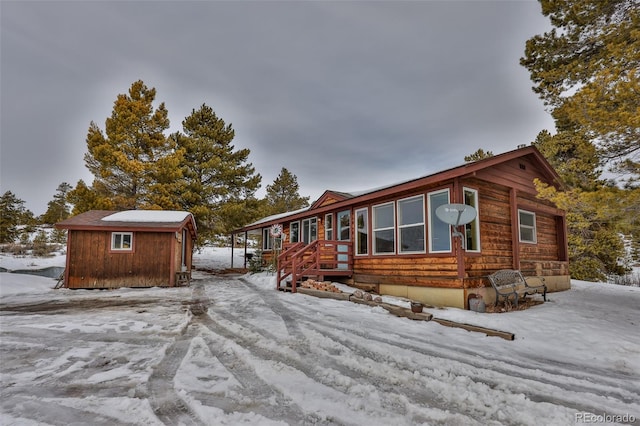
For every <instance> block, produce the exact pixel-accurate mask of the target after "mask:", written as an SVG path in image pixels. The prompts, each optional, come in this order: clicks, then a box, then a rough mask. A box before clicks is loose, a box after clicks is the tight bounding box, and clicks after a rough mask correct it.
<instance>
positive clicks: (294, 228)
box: [289, 222, 300, 243]
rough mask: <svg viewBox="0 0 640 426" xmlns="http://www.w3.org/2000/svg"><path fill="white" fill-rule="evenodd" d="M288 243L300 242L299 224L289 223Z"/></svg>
mask: <svg viewBox="0 0 640 426" xmlns="http://www.w3.org/2000/svg"><path fill="white" fill-rule="evenodd" d="M289 241H290V242H292V243H297V242H298V241H300V222H291V223H290V224H289Z"/></svg>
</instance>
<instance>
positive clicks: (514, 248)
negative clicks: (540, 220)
mask: <svg viewBox="0 0 640 426" xmlns="http://www.w3.org/2000/svg"><path fill="white" fill-rule="evenodd" d="M509 208H510V210H511V254H512V259H513V260H512V265H511V266H513V269H515V270H516V271H519V270H520V230H519V229H518V190H517V189H515V188H511V189H510V190H509Z"/></svg>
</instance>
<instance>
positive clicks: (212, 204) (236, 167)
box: [172, 104, 262, 241]
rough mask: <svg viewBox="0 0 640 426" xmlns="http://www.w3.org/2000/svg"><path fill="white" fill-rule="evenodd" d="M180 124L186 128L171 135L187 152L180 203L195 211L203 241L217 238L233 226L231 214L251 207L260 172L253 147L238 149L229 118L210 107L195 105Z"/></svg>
mask: <svg viewBox="0 0 640 426" xmlns="http://www.w3.org/2000/svg"><path fill="white" fill-rule="evenodd" d="M182 126H183V131H184V134H181V133H176V134H174V135H172V139H173V140H174V141H175V143H176V146H177V148H178V149H180V150H181V151H182V152H183V158H184V160H183V162H182V168H181V171H182V175H183V178H184V186H183V188H182V193H181V205H182V207H183V208H184V209H185V210H189V211H190V212H191V213H193V214H194V216H195V218H196V223H197V225H198V233H199V236H200V239H201V241H203V240H206V239H213V238H214V236H215V235H216V234H226V233H228V231H230V230H231V228H229V223H233V222H234V218H233V215H234V214H237V213H238V210H242V209H243V208H245V207H247V205H246V203H247V202H248V201H250V200H251V199H253V196H254V194H255V191H256V190H257V189H258V187H259V186H260V181H261V179H262V178H261V176H260V175H259V174H257V173H256V172H255V169H254V167H253V165H252V164H251V163H250V162H248V157H249V154H250V150H249V149H238V150H236V149H235V147H234V145H233V144H232V141H233V138H234V136H235V131H234V130H233V128H232V126H231V124H225V122H224V120H223V119H221V118H219V117H218V116H217V115H216V114H215V112H214V111H213V109H212V108H211V107H209V106H207V105H206V104H203V105H202V106H201V107H200V108H199V109H198V110H195V109H194V110H192V113H191V115H189V116H188V117H186V118H185V119H184V120H183V122H182ZM249 204H251V203H249ZM238 207H240V209H238ZM230 215H231V216H230ZM242 224H244V223H242Z"/></svg>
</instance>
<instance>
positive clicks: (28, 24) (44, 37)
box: [0, 0, 553, 215]
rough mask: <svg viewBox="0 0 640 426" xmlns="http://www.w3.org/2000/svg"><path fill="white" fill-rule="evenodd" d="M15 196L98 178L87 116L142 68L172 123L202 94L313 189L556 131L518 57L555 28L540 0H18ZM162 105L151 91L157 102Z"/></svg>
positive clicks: (9, 6)
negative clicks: (90, 157)
mask: <svg viewBox="0 0 640 426" xmlns="http://www.w3.org/2000/svg"><path fill="white" fill-rule="evenodd" d="M0 8H1V10H0V19H1V25H0V27H1V50H0V54H1V58H0V62H1V65H0V66H1V73H0V80H1V87H0V94H1V109H0V115H1V122H0V142H1V151H0V156H1V164H0V166H1V168H0V185H1V190H2V193H4V192H5V191H12V192H13V193H14V194H15V195H16V196H18V197H19V198H21V199H23V200H25V201H26V207H27V208H29V209H30V210H31V211H33V212H34V213H35V214H36V215H38V214H42V213H44V211H45V210H46V206H47V202H48V201H50V200H51V199H52V197H53V195H54V193H55V190H56V188H57V187H58V185H59V184H60V183H61V182H68V183H70V184H72V185H75V184H76V183H77V181H78V180H79V179H83V180H85V182H87V183H90V182H91V181H92V180H93V177H92V176H91V174H90V173H89V172H88V171H87V169H86V168H85V165H84V160H83V155H84V154H85V152H86V135H87V130H88V128H89V123H90V122H91V121H95V122H96V123H97V124H98V126H99V127H100V128H102V129H104V122H105V119H106V118H107V117H108V116H109V115H110V114H111V112H112V108H113V102H114V101H115V99H116V97H117V95H118V94H120V93H126V92H127V91H128V89H129V88H130V86H131V84H132V83H133V82H134V81H136V80H142V81H144V83H145V84H146V85H147V86H149V87H154V88H156V91H157V96H156V101H157V103H159V102H164V103H165V105H166V107H167V109H168V111H169V118H170V120H171V132H173V131H177V130H180V129H181V122H182V120H183V119H184V118H185V117H187V116H188V115H189V114H190V113H191V111H192V110H193V109H197V108H199V107H200V106H201V105H202V104H203V103H205V104H207V105H209V106H210V107H212V108H213V109H214V111H215V112H216V114H217V115H218V116H219V117H220V118H222V119H223V120H225V122H226V123H231V124H232V126H233V128H234V129H235V131H236V137H235V139H234V144H235V146H236V147H237V148H249V149H250V150H251V155H250V157H249V160H250V161H251V162H252V163H253V165H254V166H255V168H256V171H257V172H258V173H260V174H261V175H262V189H261V190H260V191H259V192H258V196H263V195H264V188H265V187H266V186H267V185H269V184H271V183H272V182H273V180H274V179H275V178H276V177H277V175H278V174H279V172H280V169H281V168H282V167H286V168H287V169H288V170H289V171H290V172H291V173H293V174H295V175H296V176H297V178H298V183H299V185H300V194H301V195H303V196H310V197H311V198H312V200H313V199H315V198H317V197H319V196H320V195H321V194H322V192H324V190H326V189H333V190H338V191H357V190H362V189H367V188H373V187H377V186H382V185H386V184H389V183H394V182H399V181H403V180H406V179H412V178H416V177H419V176H424V175H427V174H430V173H433V172H437V171H440V170H443V169H446V168H449V167H453V166H457V165H459V164H462V163H463V162H464V156H465V155H468V154H470V153H473V152H475V151H476V150H477V149H478V148H483V149H485V150H490V151H493V152H494V153H495V154H498V153H501V152H505V151H509V150H511V149H515V148H516V147H517V146H518V145H520V144H528V143H530V142H531V141H533V140H534V138H535V137H536V135H537V134H538V132H539V131H540V130H543V129H548V130H550V131H553V121H552V120H551V117H550V115H549V114H548V113H547V112H546V111H545V108H544V105H543V103H542V101H540V100H539V99H538V98H537V96H536V95H535V94H534V93H533V92H532V91H531V86H532V83H531V81H530V79H529V74H528V72H527V71H526V69H524V68H523V67H521V66H520V65H519V59H520V57H521V56H523V54H524V47H525V41H526V40H527V39H529V38H531V37H532V36H534V35H536V34H542V33H543V32H545V31H548V30H549V29H550V26H549V23H548V20H547V19H546V18H544V17H543V16H542V14H541V13H540V6H539V4H538V3H537V2H536V1H524V0H522V1H516V0H513V1H506V0H504V1H482V0H475V1H444V0H443V1H426V0H425V1H304V2H302V1H300V2H297V1H192V2H187V1H136V2H127V1H116V2H113V1H101V2H94V1H89V2H80V1H64V2H63V1H42V2H40V1H6V0H3V1H1V2H0ZM157 103H156V106H157Z"/></svg>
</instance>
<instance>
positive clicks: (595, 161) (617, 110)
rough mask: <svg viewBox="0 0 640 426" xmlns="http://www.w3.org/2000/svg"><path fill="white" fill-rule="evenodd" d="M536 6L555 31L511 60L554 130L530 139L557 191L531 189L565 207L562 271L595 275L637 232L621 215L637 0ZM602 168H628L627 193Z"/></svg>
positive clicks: (633, 139)
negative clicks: (565, 263)
mask: <svg viewBox="0 0 640 426" xmlns="http://www.w3.org/2000/svg"><path fill="white" fill-rule="evenodd" d="M540 3H541V5H542V13H543V14H544V15H545V16H548V17H549V18H550V21H551V24H552V25H553V27H554V28H553V29H552V30H551V31H550V32H548V33H545V34H543V35H538V36H535V37H533V38H532V39H530V40H529V41H528V42H527V45H526V50H525V57H523V58H521V60H520V63H521V65H523V66H525V67H526V68H527V69H528V70H529V72H530V74H531V79H532V81H533V82H534V87H533V90H534V92H536V93H538V94H539V96H540V98H541V99H543V100H544V101H545V104H546V105H547V106H548V107H549V109H550V111H551V114H552V116H553V118H554V120H555V125H556V130H557V132H556V134H555V135H553V136H551V135H550V134H549V133H548V132H546V131H543V132H541V133H540V134H539V135H538V138H537V139H536V141H535V142H534V145H536V146H537V147H538V149H539V150H540V151H541V152H542V154H543V155H544V156H545V157H546V158H547V159H548V160H549V162H550V163H551V164H552V165H553V166H554V167H555V168H556V170H557V171H558V173H559V174H560V175H561V177H562V178H563V180H564V182H565V184H566V190H565V192H564V193H558V192H556V191H555V190H551V189H549V188H544V187H540V195H539V196H540V197H542V198H545V199H549V200H551V201H554V202H555V203H556V204H557V205H558V206H559V207H561V208H564V209H565V210H566V211H567V227H568V228H569V251H570V259H569V270H570V273H571V276H572V277H574V278H578V279H586V280H602V279H603V277H604V276H605V275H608V274H618V273H622V272H624V270H622V269H621V268H622V267H621V266H620V265H619V261H618V259H619V258H622V257H623V256H624V255H625V252H624V244H623V240H622V238H621V235H627V236H628V237H627V238H637V237H636V236H637V235H639V234H640V232H638V231H639V229H638V227H639V226H640V224H638V223H637V220H632V219H630V216H629V213H628V212H637V211H638V210H639V208H638V207H639V206H638V201H637V197H635V196H634V193H635V191H636V190H634V189H633V185H634V184H635V183H637V182H638V178H639V177H640V174H639V173H638V172H639V171H640V169H639V168H638V166H639V163H638V160H639V158H638V157H639V156H640V144H638V138H639V136H640V121H639V120H640V97H639V96H638V93H640V84H639V78H640V30H638V28H640V8H638V7H637V6H638V4H637V3H638V2H637V0H585V1H582V2H575V1H569V0H561V1H556V0H541V1H540ZM607 166H609V167H612V170H615V171H618V172H627V173H628V174H627V178H628V184H629V185H630V186H629V188H628V189H626V190H623V189H620V188H618V187H617V186H616V184H615V183H614V182H611V181H606V180H603V179H602V178H601V176H602V171H603V170H602V169H603V168H604V167H607ZM622 180H623V179H620V180H619V182H620V181H622ZM631 217H633V216H631ZM636 217H637V215H636ZM632 245H633V241H632Z"/></svg>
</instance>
